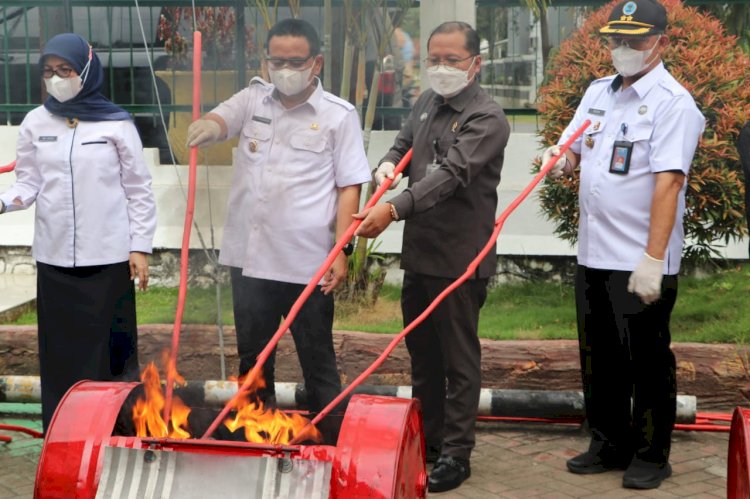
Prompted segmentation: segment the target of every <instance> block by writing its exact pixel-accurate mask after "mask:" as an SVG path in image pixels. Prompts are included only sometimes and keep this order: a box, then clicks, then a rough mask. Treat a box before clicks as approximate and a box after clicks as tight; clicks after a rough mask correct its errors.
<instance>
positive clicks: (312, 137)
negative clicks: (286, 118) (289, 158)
mask: <svg viewBox="0 0 750 499" xmlns="http://www.w3.org/2000/svg"><path fill="white" fill-rule="evenodd" d="M289 143H290V144H291V146H292V147H293V148H294V149H296V150H298V151H308V152H313V153H316V154H317V153H321V152H323V149H325V147H326V140H325V137H323V136H322V135H321V134H319V133H316V134H311V133H300V134H295V135H293V136H292V137H291V138H290V139H289Z"/></svg>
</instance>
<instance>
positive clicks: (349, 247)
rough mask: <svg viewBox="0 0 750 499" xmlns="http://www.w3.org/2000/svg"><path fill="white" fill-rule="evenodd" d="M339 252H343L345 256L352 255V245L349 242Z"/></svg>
mask: <svg viewBox="0 0 750 499" xmlns="http://www.w3.org/2000/svg"><path fill="white" fill-rule="evenodd" d="M341 251H343V252H344V254H345V255H346V256H349V255H351V254H352V253H354V245H353V244H352V243H351V242H348V243H346V245H345V246H344V247H343V249H342V250H341Z"/></svg>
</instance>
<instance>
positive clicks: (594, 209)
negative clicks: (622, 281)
mask: <svg viewBox="0 0 750 499" xmlns="http://www.w3.org/2000/svg"><path fill="white" fill-rule="evenodd" d="M620 81H621V80H620V78H617V79H616V77H615V76H609V77H606V78H601V79H599V80H596V81H594V82H593V83H592V84H591V86H590V87H589V88H588V90H587V91H586V93H585V95H584V96H583V99H582V100H581V104H580V105H579V106H578V109H577V111H576V114H575V116H574V117H573V120H572V121H571V123H570V124H569V125H568V127H567V128H566V129H565V131H564V132H563V134H562V137H561V138H560V142H559V143H560V144H562V143H564V142H565V141H566V140H567V139H568V138H569V137H570V136H571V135H572V134H573V133H574V132H575V131H576V130H577V129H578V128H579V127H580V126H581V125H582V124H583V122H584V121H585V120H586V119H590V120H591V125H589V127H588V128H587V129H586V131H585V132H584V134H583V135H581V136H580V137H579V138H578V139H577V140H576V141H575V142H574V143H573V145H572V146H571V150H572V151H574V152H576V153H578V154H580V155H581V177H580V190H579V204H580V218H579V224H578V263H579V264H580V265H584V266H586V267H590V268H594V269H606V270H624V271H632V270H634V269H635V267H636V266H637V265H638V262H639V261H640V260H641V258H643V254H644V252H645V251H646V244H647V242H648V231H649V223H650V213H651V201H652V198H653V193H654V185H655V180H656V177H655V175H654V174H655V173H658V172H665V171H670V170H676V171H682V172H683V173H684V174H685V175H686V176H687V174H688V171H689V169H690V163H691V161H692V159H693V154H694V153H695V149H696V147H697V144H698V140H699V138H700V135H701V134H702V133H703V127H704V122H705V120H704V118H703V115H702V114H701V112H700V111H699V110H698V108H697V107H696V105H695V102H694V101H693V98H692V97H691V96H690V94H689V93H688V92H687V90H685V88H683V87H682V85H680V84H679V83H678V82H677V81H676V80H675V79H674V78H673V77H672V76H671V75H670V74H669V73H668V72H667V70H666V69H665V68H664V65H663V64H661V63H660V64H659V65H658V66H656V67H655V68H654V69H652V70H651V71H649V72H648V73H647V74H646V75H644V76H643V77H641V78H640V79H639V80H638V81H636V82H635V84H633V85H632V86H630V87H628V88H627V89H625V90H622V88H621V87H620V86H619V85H618V84H619V82H620ZM613 83H614V85H613ZM615 141H629V142H632V143H633V149H632V153H631V160H630V169H629V172H628V173H627V174H625V175H622V174H616V173H610V171H609V167H610V161H611V159H612V151H613V148H614V143H615ZM686 185H687V184H686V183H684V184H683V186H682V190H681V191H680V195H679V200H678V206H677V214H676V219H675V224H674V228H673V229H672V234H671V235H670V238H669V245H668V248H667V252H666V255H665V258H664V273H665V274H667V275H671V274H677V273H678V272H679V269H680V259H681V256H682V245H683V240H684V230H683V221H682V218H683V214H684V212H685V189H686Z"/></svg>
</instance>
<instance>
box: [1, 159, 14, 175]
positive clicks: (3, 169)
mask: <svg viewBox="0 0 750 499" xmlns="http://www.w3.org/2000/svg"><path fill="white" fill-rule="evenodd" d="M15 167H16V161H15V160H13V161H12V162H11V163H8V164H7V165H5V166H0V173H7V172H12V171H13V170H14V169H15Z"/></svg>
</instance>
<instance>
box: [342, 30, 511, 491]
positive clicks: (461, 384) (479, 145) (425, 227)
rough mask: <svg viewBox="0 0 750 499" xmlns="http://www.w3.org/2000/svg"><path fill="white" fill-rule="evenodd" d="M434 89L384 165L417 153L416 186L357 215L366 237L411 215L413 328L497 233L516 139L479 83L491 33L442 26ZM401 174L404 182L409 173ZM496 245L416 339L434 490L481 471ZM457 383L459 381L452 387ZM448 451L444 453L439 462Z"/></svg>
mask: <svg viewBox="0 0 750 499" xmlns="http://www.w3.org/2000/svg"><path fill="white" fill-rule="evenodd" d="M427 47H428V56H427V59H426V61H425V63H426V64H427V66H428V69H427V76H428V78H429V80H430V86H431V90H428V91H426V92H424V93H423V94H422V95H421V96H420V97H419V99H418V100H417V102H416V103H415V105H414V109H413V110H412V112H411V114H410V116H409V118H408V120H407V121H406V123H405V125H404V127H403V128H402V129H401V131H400V132H399V134H398V136H397V137H396V140H395V142H394V145H393V147H391V149H390V151H388V153H387V154H386V155H385V157H384V158H383V160H382V161H381V163H380V166H378V169H377V171H376V172H375V180H376V181H377V183H378V184H380V183H382V182H383V180H384V179H385V177H389V178H392V177H393V170H394V165H395V164H396V163H398V162H399V160H401V158H402V157H403V156H404V154H406V152H407V151H408V150H409V148H413V156H412V160H411V164H410V165H409V167H408V168H407V169H406V170H405V175H406V176H408V177H409V188H408V189H406V190H405V191H403V192H402V193H400V194H398V195H397V196H395V197H394V198H392V199H391V200H389V201H388V202H387V203H383V204H379V205H376V206H374V207H372V208H370V209H368V210H365V211H363V212H362V213H360V214H357V215H356V218H360V219H363V221H362V224H361V225H360V227H359V229H358V231H357V235H360V236H364V237H375V236H377V235H378V234H380V233H381V232H382V231H383V230H385V228H386V227H387V226H388V225H389V224H390V223H391V222H393V221H397V220H404V221H405V226H404V236H403V248H402V250H401V268H402V269H404V271H405V273H404V284H403V289H402V294H401V309H402V312H403V316H404V324H409V323H411V322H412V321H413V320H414V319H415V318H416V317H417V316H418V315H419V314H421V313H422V312H423V311H424V309H425V308H427V306H428V305H429V304H430V302H432V301H433V300H434V299H435V298H436V297H437V295H438V294H439V293H440V292H442V291H443V290H444V289H445V288H446V287H448V286H449V285H450V284H451V283H452V282H453V281H454V280H455V279H456V278H457V277H459V276H460V275H461V274H463V273H464V271H465V270H466V266H467V265H468V264H469V262H471V261H472V260H473V259H474V257H476V255H477V253H479V251H480V250H481V249H482V248H483V247H484V245H485V244H486V243H487V240H488V239H489V237H490V235H491V234H492V231H493V229H494V222H495V210H496V208H497V185H498V183H499V182H500V170H501V169H502V166H503V158H504V150H505V145H506V144H507V142H508V136H509V135H510V126H509V125H508V120H507V119H506V118H505V115H504V114H503V110H502V108H501V107H500V106H499V105H498V104H497V103H496V102H495V101H494V100H493V99H492V98H491V97H490V96H489V95H487V93H486V92H485V91H484V90H483V89H482V88H481V87H480V86H479V82H478V81H477V78H476V76H477V74H478V72H479V69H480V68H481V57H480V56H479V36H478V35H477V33H476V31H474V29H473V28H472V27H471V26H469V25H468V24H466V23H463V22H457V21H449V22H446V23H443V24H441V25H440V26H438V27H437V28H435V30H434V31H433V32H432V34H431V35H430V38H429V40H428V42H427ZM400 178H401V177H400V176H399V177H397V178H396V179H394V180H395V181H394V183H393V184H392V187H395V185H396V184H397V183H398V181H399V180H400ZM496 260H497V256H496V254H495V252H494V251H493V252H491V253H490V254H489V255H488V256H487V258H485V259H484V261H482V263H481V264H480V265H479V267H478V269H477V272H476V274H475V275H474V276H473V277H472V279H470V280H468V281H467V282H465V283H464V284H463V285H461V286H460V287H459V288H458V289H456V291H454V292H453V293H451V294H450V295H448V297H447V298H446V299H445V300H444V301H443V302H442V303H441V304H440V305H439V306H438V307H437V308H436V309H435V311H434V312H433V313H432V314H431V315H430V316H429V317H428V319H427V320H426V321H425V322H423V323H422V324H421V325H420V326H419V327H418V328H416V329H415V330H414V331H412V332H411V333H410V334H409V335H408V336H407V337H406V346H407V348H408V350H409V355H410V356H411V374H412V387H413V395H414V396H415V397H416V398H418V399H419V401H420V402H421V404H422V412H423V417H424V431H425V440H426V443H427V447H428V456H427V457H428V460H434V459H436V458H437V462H436V464H435V467H434V468H433V470H432V472H431V473H430V477H429V483H428V486H429V490H430V491H431V492H441V491H445V490H451V489H454V488H456V487H458V486H459V485H461V483H462V482H463V481H464V480H466V479H467V478H468V477H469V476H470V475H471V467H470V457H471V451H472V449H473V448H474V443H475V435H474V422H475V420H476V415H477V407H478V404H479V391H480V387H481V369H480V360H481V351H480V346H479V338H478V336H477V327H478V323H479V309H480V308H481V307H482V305H483V304H484V300H485V298H486V296H487V281H488V279H489V277H490V276H491V275H493V274H494V273H495V269H496ZM446 382H447V384H446ZM438 456H439V458H438Z"/></svg>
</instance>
